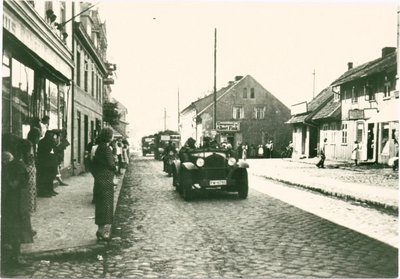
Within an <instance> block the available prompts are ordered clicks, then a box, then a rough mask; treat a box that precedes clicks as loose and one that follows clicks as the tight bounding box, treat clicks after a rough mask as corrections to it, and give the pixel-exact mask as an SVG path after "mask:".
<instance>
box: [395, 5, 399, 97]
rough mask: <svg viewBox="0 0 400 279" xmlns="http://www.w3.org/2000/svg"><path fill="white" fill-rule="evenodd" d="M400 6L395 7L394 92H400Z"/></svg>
mask: <svg viewBox="0 0 400 279" xmlns="http://www.w3.org/2000/svg"><path fill="white" fill-rule="evenodd" d="M399 48H400V5H398V6H397V49H396V52H397V53H396V64H397V74H396V90H397V91H399V90H400V84H399V83H400V81H399V77H400V49H399Z"/></svg>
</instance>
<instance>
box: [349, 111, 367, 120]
mask: <svg viewBox="0 0 400 279" xmlns="http://www.w3.org/2000/svg"><path fill="white" fill-rule="evenodd" d="M356 119H364V110H360V109H351V110H349V120H356Z"/></svg>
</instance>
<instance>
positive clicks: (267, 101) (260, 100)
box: [180, 75, 290, 150]
mask: <svg viewBox="0 0 400 279" xmlns="http://www.w3.org/2000/svg"><path fill="white" fill-rule="evenodd" d="M216 95H217V102H216V107H217V113H216V115H217V117H216V118H217V119H216V129H214V127H213V126H214V120H213V118H214V102H213V95H208V96H206V97H204V98H202V99H199V100H197V101H195V102H193V103H191V104H190V105H189V106H188V107H187V108H185V109H184V110H183V111H182V112H181V115H180V119H181V129H180V130H181V137H182V140H183V141H184V140H186V139H187V138H188V137H193V138H195V139H196V141H197V142H198V143H201V142H202V140H203V138H204V137H205V136H209V137H214V136H215V135H216V136H217V139H218V140H219V142H229V143H231V144H232V146H234V147H237V146H238V145H239V144H241V143H247V144H248V145H249V146H250V145H255V146H257V145H260V144H265V143H266V142H267V141H269V140H272V141H273V142H274V144H275V148H276V150H282V149H283V148H284V147H286V146H287V144H288V143H289V140H290V128H289V127H287V126H285V125H284V123H285V121H287V120H288V119H289V117H290V111H289V109H288V108H287V107H286V106H285V105H284V104H283V103H282V102H280V101H279V100H278V99H277V98H276V97H275V96H273V95H272V94H271V93H270V92H268V91H267V90H266V89H265V88H264V87H263V86H262V85H261V84H260V83H258V82H257V81H256V80H255V79H254V78H253V77H251V76H250V75H247V76H245V77H242V76H236V77H235V80H234V81H230V82H229V84H228V86H226V87H224V88H222V89H220V90H219V91H217V93H216Z"/></svg>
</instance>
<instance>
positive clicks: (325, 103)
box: [287, 87, 341, 159]
mask: <svg viewBox="0 0 400 279" xmlns="http://www.w3.org/2000/svg"><path fill="white" fill-rule="evenodd" d="M340 104H341V103H340V100H339V99H338V98H336V97H335V95H334V92H333V91H332V89H331V88H330V87H328V88H325V89H324V90H322V91H321V92H320V93H319V94H318V95H317V96H315V97H314V98H313V99H312V100H311V101H310V102H301V103H299V104H295V105H293V106H292V110H291V114H292V116H291V118H290V119H289V121H288V122H287V124H290V125H291V127H292V141H293V153H292V157H293V158H313V157H315V156H317V155H318V153H319V151H320V149H321V147H322V144H324V145H325V153H326V156H327V158H329V159H335V158H336V157H337V156H338V152H339V151H338V149H339V147H338V142H337V140H336V139H337V137H338V131H339V127H340V120H341V119H340V114H341V110H340ZM325 138H326V139H327V142H325V143H324V139H325Z"/></svg>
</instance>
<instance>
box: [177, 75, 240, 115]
mask: <svg viewBox="0 0 400 279" xmlns="http://www.w3.org/2000/svg"><path fill="white" fill-rule="evenodd" d="M243 79H244V77H243V78H241V79H239V80H237V81H233V82H232V83H230V84H229V85H228V86H226V87H223V88H221V89H220V90H218V91H217V101H218V100H219V99H220V98H221V97H222V96H223V95H225V93H226V92H227V91H228V90H229V89H231V88H233V87H234V86H235V85H236V84H238V83H239V82H240V81H241V80H243ZM213 102H214V94H210V95H207V96H205V97H203V98H200V99H198V100H197V101H194V102H192V103H191V104H190V105H189V106H187V107H186V108H185V109H183V110H182V113H185V112H186V111H187V110H190V109H192V108H196V109H197V113H198V114H200V113H201V112H203V111H204V110H205V109H207V108H208V107H209V106H210V105H212V104H213Z"/></svg>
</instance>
